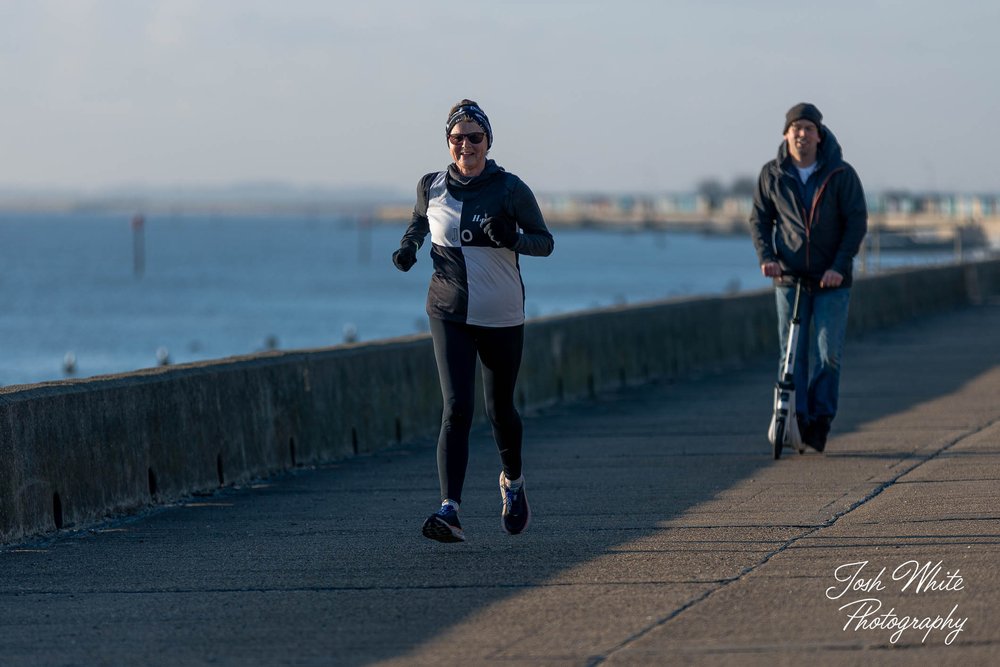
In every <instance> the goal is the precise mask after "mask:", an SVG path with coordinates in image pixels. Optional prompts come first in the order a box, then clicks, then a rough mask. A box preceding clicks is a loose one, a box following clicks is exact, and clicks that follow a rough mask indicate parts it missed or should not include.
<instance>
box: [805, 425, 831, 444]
mask: <svg viewBox="0 0 1000 667" xmlns="http://www.w3.org/2000/svg"><path fill="white" fill-rule="evenodd" d="M831 421H832V420H831V419H830V418H829V417H817V418H816V419H815V420H814V421H813V422H812V423H811V424H810V425H809V442H807V443H806V444H807V445H809V446H810V447H812V448H813V449H815V450H816V451H817V452H822V451H823V450H824V449H826V438H827V436H828V435H830V422H831Z"/></svg>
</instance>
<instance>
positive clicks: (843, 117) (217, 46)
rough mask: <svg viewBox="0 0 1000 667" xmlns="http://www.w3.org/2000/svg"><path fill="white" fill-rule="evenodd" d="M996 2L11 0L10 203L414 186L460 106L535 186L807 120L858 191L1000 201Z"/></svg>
mask: <svg viewBox="0 0 1000 667" xmlns="http://www.w3.org/2000/svg"><path fill="white" fill-rule="evenodd" d="M997 26H1000V3H998V2H996V0H951V1H950V2H942V1H940V0H938V1H935V2H930V1H926V0H840V1H838V2H822V3H821V2H807V1H802V2H787V1H784V0H755V1H752V2H751V1H743V0H690V1H687V0H658V1H657V0H652V1H649V2H640V1H637V0H616V1H614V2H612V1H611V0H602V1H601V2H591V1H588V0H577V1H561V2H550V1H545V0H530V1H529V0H510V1H501V0H493V1H491V2H480V1H478V0H465V1H464V2H460V3H456V2H443V1H438V0H421V1H420V2H414V1H413V0H360V1H357V2H351V1H348V0H337V1H336V2H331V1H330V0H315V1H313V0H281V1H280V2H278V1H275V0H3V1H2V2H0V86H2V90H3V92H4V102H3V112H2V113H0V118H2V119H3V123H2V124H0V157H2V159H0V188H2V189H4V190H9V189H17V188H26V189H32V188H61V189H72V190H77V191H86V192H98V191H101V190H103V189H109V188H117V187H121V186H142V187H164V186H171V187H174V186H177V187H216V186H224V185H228V184H233V183H258V182H267V183H286V184H289V185H294V186H297V187H323V188H354V187H376V188H385V189H389V190H392V191H399V192H403V193H409V192H413V191H414V190H415V188H416V184H417V181H418V180H419V178H420V176H422V175H423V174H425V173H427V172H431V171H437V170H440V169H442V168H444V167H445V166H446V165H447V164H448V163H449V162H450V158H449V155H448V150H447V146H446V144H445V141H444V137H443V134H444V122H445V118H446V116H447V112H448V109H449V108H450V107H451V105H452V104H453V103H455V102H456V101H458V100H460V99H462V98H463V97H468V98H471V99H474V100H476V101H478V102H479V103H480V104H481V105H482V107H483V108H484V110H485V111H486V113H487V114H488V115H489V117H490V120H491V124H492V126H493V131H494V135H495V141H494V145H493V148H492V150H491V152H490V156H491V157H492V158H494V159H496V160H497V162H498V163H499V164H501V165H502V166H503V167H504V168H506V169H507V170H508V171H512V172H514V173H515V174H517V175H519V176H520V177H521V178H522V179H523V180H524V181H525V182H526V183H528V185H529V186H531V187H532V189H533V190H535V191H536V192H549V193H553V192H607V193H614V192H654V193H655V192H681V191H690V190H692V189H694V188H695V187H696V186H697V184H698V183H699V182H701V181H703V180H705V179H709V178H711V179H716V180H719V181H721V182H723V183H730V182H732V181H733V180H735V179H736V178H738V177H741V176H756V174H757V173H758V172H759V170H760V167H761V165H762V164H763V163H764V162H765V161H767V160H768V159H770V158H772V157H773V156H774V155H775V152H776V150H777V147H778V144H779V142H780V141H781V139H782V137H781V130H782V126H783V121H784V114H785V112H786V111H787V109H788V108H789V107H791V106H792V105H793V104H795V103H797V102H800V101H808V102H812V103H814V104H816V105H817V106H818V107H819V108H820V110H821V111H822V112H823V114H824V120H825V122H826V124H827V125H828V127H829V128H830V129H831V130H832V131H833V132H834V133H835V134H836V136H837V138H838V140H839V141H840V143H841V145H842V147H843V149H844V157H845V159H846V160H847V161H848V162H850V163H851V164H852V165H854V167H855V168H856V169H857V171H858V172H859V174H860V175H861V178H862V181H863V182H864V184H865V186H866V189H869V190H885V189H900V190H911V191H921V190H938V191H957V192H994V193H995V192H998V191H1000V169H998V168H997V167H998V164H997V156H998V155H1000V131H998V130H997V124H998V115H1000V114H998V112H1000V85H998V83H997V81H998V77H997V74H996V71H995V70H996V67H997V66H998V65H997V63H1000V39H998V35H997Z"/></svg>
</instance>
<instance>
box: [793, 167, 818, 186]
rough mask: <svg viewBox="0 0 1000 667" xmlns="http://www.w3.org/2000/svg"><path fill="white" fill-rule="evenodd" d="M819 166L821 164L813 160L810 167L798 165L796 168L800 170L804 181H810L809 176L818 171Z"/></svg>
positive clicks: (800, 175) (800, 176)
mask: <svg viewBox="0 0 1000 667" xmlns="http://www.w3.org/2000/svg"><path fill="white" fill-rule="evenodd" d="M818 166H819V163H818V162H813V163H812V164H811V165H809V166H808V167H796V169H798V171H799V179H800V180H801V181H802V182H803V183H805V182H806V181H808V180H809V177H810V176H812V175H813V172H814V171H816V167H818Z"/></svg>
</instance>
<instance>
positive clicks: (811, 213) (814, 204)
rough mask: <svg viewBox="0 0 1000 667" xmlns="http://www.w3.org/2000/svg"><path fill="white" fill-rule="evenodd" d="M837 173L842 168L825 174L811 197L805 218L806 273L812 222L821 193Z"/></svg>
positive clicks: (841, 169)
mask: <svg viewBox="0 0 1000 667" xmlns="http://www.w3.org/2000/svg"><path fill="white" fill-rule="evenodd" d="M838 171H844V168H843V167H837V168H836V169H834V170H832V171H831V172H830V173H829V174H827V175H826V178H824V179H823V182H822V183H821V184H820V186H819V187H818V188H816V194H814V195H813V200H812V205H811V207H810V208H809V216H808V218H806V271H808V270H809V268H810V267H809V238H810V232H811V231H812V225H813V220H814V218H815V217H816V209H817V208H818V207H819V200H820V198H821V197H822V196H823V192H824V191H825V190H826V186H827V185H828V184H829V183H830V179H831V178H833V175H834V174H836V173H837V172H838ZM803 213H805V210H803Z"/></svg>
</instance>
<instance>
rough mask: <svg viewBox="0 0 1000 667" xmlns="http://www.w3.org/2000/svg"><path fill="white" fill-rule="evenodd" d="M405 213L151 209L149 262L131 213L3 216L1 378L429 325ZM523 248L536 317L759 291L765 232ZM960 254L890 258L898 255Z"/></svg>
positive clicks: (312, 343)
mask: <svg viewBox="0 0 1000 667" xmlns="http://www.w3.org/2000/svg"><path fill="white" fill-rule="evenodd" d="M403 228H404V227H403V225H399V226H376V227H374V228H372V229H369V230H367V231H365V230H359V229H358V228H357V227H356V226H355V225H354V224H353V223H351V222H350V221H348V220H345V219H336V218H323V217H312V218H310V217H268V218H265V217H235V216H232V217H230V216H224V217H219V216H214V217H213V216H177V217H171V216H162V217H150V218H148V219H147V220H146V224H145V231H144V234H143V236H144V247H145V269H144V271H143V272H142V275H141V276H139V275H137V274H136V272H135V270H134V244H133V241H134V238H133V232H132V230H131V228H130V225H129V219H128V217H127V216H117V215H109V214H94V215H87V214H0V385H11V384H23V383H31V382H40V381H45V380H55V379H62V378H64V377H67V375H66V373H65V371H64V369H63V365H64V359H65V358H66V356H67V354H71V355H72V356H73V357H74V358H75V361H76V370H75V374H74V375H73V377H89V376H92V375H99V374H104V373H117V372H122V371H130V370H135V369H138V368H146V367H150V366H155V365H156V364H157V353H158V352H159V353H160V354H164V353H166V354H168V355H169V359H170V361H171V362H172V363H183V362H189V361H199V360H205V359H217V358H221V357H226V356H230V355H236V354H247V353H250V352H255V351H259V350H263V349H266V348H267V347H268V346H269V345H271V346H274V345H276V346H277V347H278V348H280V349H286V350H287V349H299V348H312V347H323V346H328V345H335V344H338V343H341V342H343V341H344V338H345V333H346V332H349V331H354V332H356V336H357V339H358V340H362V341H364V340H375V339H379V338H388V337H393V336H399V335H404V334H411V333H415V332H418V331H425V330H426V328H427V324H426V315H425V314H424V298H425V296H426V291H427V284H428V281H429V279H430V273H431V262H430V257H429V255H428V247H429V246H428V245H427V244H425V246H424V248H423V249H422V250H421V251H420V254H419V256H418V262H417V264H416V266H415V267H414V268H413V269H412V270H411V271H410V272H409V273H400V272H399V271H396V269H395V268H394V267H393V266H392V263H391V261H390V259H389V258H390V255H391V254H392V251H393V250H395V249H396V248H397V246H398V242H399V238H400V236H401V235H402V232H403ZM553 234H554V235H555V239H556V246H555V252H554V253H553V255H552V256H551V257H547V258H536V257H522V258H521V270H522V274H523V277H524V283H525V287H526V291H527V298H526V302H525V308H526V311H527V314H528V317H529V318H530V317H537V316H541V315H550V314H555V313H566V312H571V311H574V310H579V309H584V308H591V307H597V306H609V305H615V304H623V303H638V302H642V301H648V300H654V299H661V298H666V297H672V296H690V295H702V294H721V293H728V292H735V291H746V290H757V289H762V288H764V287H767V286H768V284H769V281H766V280H765V279H764V278H763V277H761V276H760V273H759V270H758V268H757V260H756V256H755V254H754V252H753V249H752V246H751V243H750V239H749V237H742V236H741V237H728V236H702V235H698V234H679V233H667V232H651V231H644V232H614V231H600V230H564V229H555V230H553ZM945 259H947V256H944V257H942V256H940V255H937V256H934V255H926V254H925V255H914V256H909V257H907V256H898V255H897V256H893V257H888V256H884V257H883V258H882V261H881V265H882V266H883V267H885V266H889V265H891V264H899V263H915V262H931V261H943V260H945Z"/></svg>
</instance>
